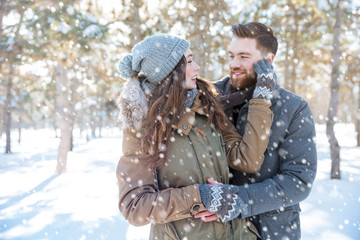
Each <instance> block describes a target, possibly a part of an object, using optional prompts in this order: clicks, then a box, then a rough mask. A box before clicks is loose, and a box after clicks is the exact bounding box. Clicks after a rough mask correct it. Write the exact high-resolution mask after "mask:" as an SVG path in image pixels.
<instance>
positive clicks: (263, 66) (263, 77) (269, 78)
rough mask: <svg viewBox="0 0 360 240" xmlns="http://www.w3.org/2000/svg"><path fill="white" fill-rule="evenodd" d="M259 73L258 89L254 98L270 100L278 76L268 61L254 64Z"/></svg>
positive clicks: (256, 88)
mask: <svg viewBox="0 0 360 240" xmlns="http://www.w3.org/2000/svg"><path fill="white" fill-rule="evenodd" d="M253 66H254V69H255V72H256V73H257V82H256V87H255V90H254V93H253V98H257V99H265V100H270V99H271V98H272V94H273V91H274V89H275V86H276V74H275V73H274V68H273V66H272V65H271V63H270V61H269V60H268V59H263V60H260V61H258V62H256V63H254V64H253Z"/></svg>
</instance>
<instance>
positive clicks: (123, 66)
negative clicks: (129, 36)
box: [118, 54, 140, 79]
mask: <svg viewBox="0 0 360 240" xmlns="http://www.w3.org/2000/svg"><path fill="white" fill-rule="evenodd" d="M118 70H119V73H120V76H121V77H122V78H124V79H131V78H132V77H134V76H136V75H137V74H138V73H139V72H140V71H137V70H134V69H133V56H132V55H131V54H128V55H126V56H124V57H123V58H122V59H121V60H120V62H119V64H118Z"/></svg>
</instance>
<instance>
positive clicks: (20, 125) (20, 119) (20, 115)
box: [16, 88, 23, 144]
mask: <svg viewBox="0 0 360 240" xmlns="http://www.w3.org/2000/svg"><path fill="white" fill-rule="evenodd" d="M16 95H17V97H18V99H19V101H18V109H19V111H18V112H19V123H18V135H19V138H18V143H19V144H20V143H21V133H22V131H21V130H22V122H23V117H22V116H23V115H22V114H23V102H22V97H21V91H20V89H19V88H17V90H16Z"/></svg>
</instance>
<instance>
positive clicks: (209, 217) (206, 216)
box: [194, 178, 222, 222]
mask: <svg viewBox="0 0 360 240" xmlns="http://www.w3.org/2000/svg"><path fill="white" fill-rule="evenodd" d="M207 181H208V183H209V184H213V185H221V184H222V183H220V182H217V181H215V180H214V179H212V178H208V180H207ZM194 217H195V218H201V219H202V220H203V221H204V222H212V221H215V220H218V219H219V217H218V216H217V215H216V214H215V213H213V212H210V211H208V210H206V211H202V212H199V213H197V214H195V215H194Z"/></svg>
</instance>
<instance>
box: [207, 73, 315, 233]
mask: <svg viewBox="0 0 360 240" xmlns="http://www.w3.org/2000/svg"><path fill="white" fill-rule="evenodd" d="M228 81H229V77H226V78H224V79H222V80H220V81H218V82H216V83H215V84H214V85H215V86H216V87H217V89H218V91H219V92H220V94H222V93H224V90H225V86H226V84H228ZM271 102H272V111H273V113H274V121H273V124H272V126H271V134H270V140H269V145H268V147H267V150H266V151H265V160H264V163H263V165H262V167H261V170H260V172H259V173H257V174H244V173H242V172H238V171H232V172H233V175H234V177H233V179H232V181H231V183H232V184H235V185H242V186H241V187H240V189H241V190H240V197H241V198H242V200H243V201H244V202H245V203H248V204H247V211H242V212H247V214H246V215H242V216H241V218H246V217H251V216H253V217H252V218H251V219H252V221H253V222H254V224H255V225H256V227H257V229H258V231H259V233H260V234H261V238H262V239H291V240H293V239H300V237H301V230H300V217H299V213H300V206H299V203H300V202H301V201H303V200H304V199H305V198H307V196H308V195H309V193H310V190H311V187H312V184H313V181H314V179H315V175H316V165H317V154H316V143H315V125H314V120H313V116H312V113H311V110H310V108H309V106H308V104H307V102H306V101H305V100H304V99H302V98H300V97H299V96H297V95H295V94H293V93H291V92H289V91H286V90H285V89H283V88H280V87H279V86H278V85H277V86H276V88H275V92H274V97H273V98H272V100H271ZM248 104H249V103H246V104H244V105H243V106H242V107H241V109H240V112H239V117H238V119H237V122H236V124H235V125H236V128H237V130H238V131H239V133H240V134H241V135H243V134H244V130H245V124H246V119H247V112H248Z"/></svg>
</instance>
